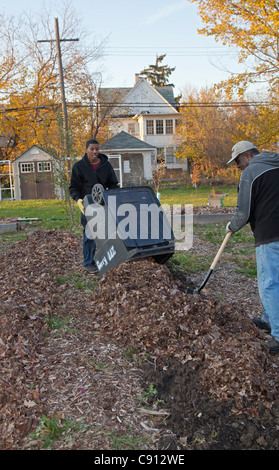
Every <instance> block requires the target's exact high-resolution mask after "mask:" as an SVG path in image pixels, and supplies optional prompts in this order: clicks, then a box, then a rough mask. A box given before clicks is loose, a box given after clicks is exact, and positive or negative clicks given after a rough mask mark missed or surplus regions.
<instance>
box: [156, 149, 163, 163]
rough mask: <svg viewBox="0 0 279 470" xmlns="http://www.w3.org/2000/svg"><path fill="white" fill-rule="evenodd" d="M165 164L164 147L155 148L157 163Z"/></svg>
mask: <svg viewBox="0 0 279 470" xmlns="http://www.w3.org/2000/svg"><path fill="white" fill-rule="evenodd" d="M164 162H165V149H164V147H157V163H164Z"/></svg>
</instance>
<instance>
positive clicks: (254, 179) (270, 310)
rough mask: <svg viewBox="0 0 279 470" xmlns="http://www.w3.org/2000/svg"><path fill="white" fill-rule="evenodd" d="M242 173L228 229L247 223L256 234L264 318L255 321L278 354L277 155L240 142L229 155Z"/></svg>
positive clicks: (237, 227)
mask: <svg viewBox="0 0 279 470" xmlns="http://www.w3.org/2000/svg"><path fill="white" fill-rule="evenodd" d="M231 162H234V163H236V165H237V166H238V168H239V169H240V170H243V173H242V175H241V178H240V182H239V190H238V198H237V208H236V211H235V214H234V215H233V218H232V220H231V222H229V223H228V225H227V231H232V232H237V231H238V230H240V229H241V228H242V227H243V226H244V225H246V224H247V223H250V225H251V229H252V231H253V234H254V237H255V246H256V258H257V275H258V285H259V294H260V298H261V301H262V304H263V307H264V313H263V317H262V318H261V319H258V318H254V319H253V321H254V323H255V324H256V325H257V326H258V327H259V328H262V329H264V330H266V331H268V332H271V334H272V336H273V338H274V339H273V340H272V341H270V342H269V343H267V347H268V349H269V351H270V353H271V354H278V353H279V154H278V153H275V152H268V151H263V152H262V153H260V152H259V151H258V149H257V148H256V147H255V145H253V144H252V143H251V142H248V141H240V142H238V143H237V144H235V145H234V147H233V149H232V158H231V159H230V160H229V161H228V163H231Z"/></svg>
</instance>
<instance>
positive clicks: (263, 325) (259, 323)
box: [252, 317, 271, 333]
mask: <svg viewBox="0 0 279 470" xmlns="http://www.w3.org/2000/svg"><path fill="white" fill-rule="evenodd" d="M252 321H253V323H254V325H256V326H257V327H258V328H260V330H265V331H266V332H267V333H270V332H271V328H270V325H269V324H268V323H267V322H265V321H263V320H261V319H260V318H257V317H254V318H253V320H252Z"/></svg>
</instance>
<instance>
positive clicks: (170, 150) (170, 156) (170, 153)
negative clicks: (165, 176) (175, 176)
mask: <svg viewBox="0 0 279 470" xmlns="http://www.w3.org/2000/svg"><path fill="white" fill-rule="evenodd" d="M174 152H175V148H174V147H167V149H166V163H167V164H169V165H170V164H172V163H177V161H176V157H175V154H174Z"/></svg>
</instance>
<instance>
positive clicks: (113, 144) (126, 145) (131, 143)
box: [100, 131, 156, 150]
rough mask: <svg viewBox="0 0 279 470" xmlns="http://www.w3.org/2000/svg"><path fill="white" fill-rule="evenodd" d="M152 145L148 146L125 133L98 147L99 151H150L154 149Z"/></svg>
mask: <svg viewBox="0 0 279 470" xmlns="http://www.w3.org/2000/svg"><path fill="white" fill-rule="evenodd" d="M155 148H156V147H154V146H153V145H150V144H148V143H146V142H144V141H143V140H140V139H138V138H137V137H134V136H133V135H130V134H128V133H127V132H125V131H121V132H119V134H117V135H115V136H114V137H112V138H111V139H109V140H108V141H107V142H105V143H104V144H103V145H101V146H100V150H110V149H112V150H124V149H125V150H127V149H139V150H149V149H150V150H151V149H155Z"/></svg>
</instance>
